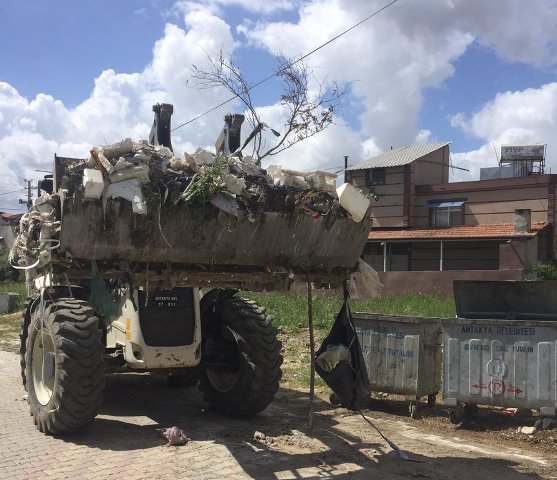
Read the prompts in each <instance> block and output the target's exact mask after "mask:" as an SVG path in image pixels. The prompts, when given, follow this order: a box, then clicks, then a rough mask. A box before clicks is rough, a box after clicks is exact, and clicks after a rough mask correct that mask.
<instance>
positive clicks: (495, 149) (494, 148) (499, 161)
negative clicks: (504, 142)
mask: <svg viewBox="0 0 557 480" xmlns="http://www.w3.org/2000/svg"><path fill="white" fill-rule="evenodd" d="M493 151H494V152H495V158H496V159H497V163H498V164H499V165H501V160H500V159H499V155H497V148H496V147H495V145H493Z"/></svg>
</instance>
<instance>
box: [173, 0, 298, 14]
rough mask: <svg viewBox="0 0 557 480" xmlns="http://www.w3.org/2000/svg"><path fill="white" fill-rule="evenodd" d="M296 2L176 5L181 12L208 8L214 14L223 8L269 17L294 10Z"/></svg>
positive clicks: (214, 0) (216, 0) (220, 0)
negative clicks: (200, 7)
mask: <svg viewBox="0 0 557 480" xmlns="http://www.w3.org/2000/svg"><path fill="white" fill-rule="evenodd" d="M296 3H299V2H296V1H290V0H273V1H261V0H260V1H254V0H201V1H197V2H195V1H191V0H183V1H179V2H177V3H176V4H175V9H177V10H179V11H190V10H192V9H196V8H199V6H200V5H202V6H203V8H208V9H210V10H211V11H212V12H215V13H217V12H220V9H221V7H236V8H241V9H243V10H246V11H248V12H252V13H260V14H264V15H269V14H273V13H277V12H283V11H287V10H292V9H293V8H294V7H295V6H296Z"/></svg>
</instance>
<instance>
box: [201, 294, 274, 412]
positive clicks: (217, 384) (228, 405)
mask: <svg viewBox="0 0 557 480" xmlns="http://www.w3.org/2000/svg"><path fill="white" fill-rule="evenodd" d="M210 315H215V316H216V318H213V320H216V321H215V328H213V331H212V332H210V334H209V337H208V338H206V339H205V342H206V344H205V347H206V348H205V352H204V353H208V359H207V362H206V363H205V365H206V366H205V368H202V369H201V370H200V375H199V388H200V390H201V391H202V392H203V394H204V398H205V400H207V401H208V402H209V405H210V406H211V408H212V409H213V410H215V411H217V412H219V413H222V414H225V415H229V416H236V417H239V416H247V415H254V414H256V413H258V412H260V411H262V410H264V409H265V408H267V406H268V405H269V403H271V401H272V400H273V398H274V396H275V393H276V392H277V390H278V388H279V380H280V378H281V375H282V372H281V369H280V366H281V364H282V355H281V354H280V350H281V346H282V345H281V342H280V341H279V340H278V339H277V329H276V328H275V327H273V325H272V323H271V320H272V319H271V317H270V316H269V315H267V314H266V313H265V309H263V308H260V307H258V306H257V305H256V304H255V303H254V302H250V301H248V300H244V299H241V298H237V297H229V298H226V299H224V300H222V301H220V302H219V303H218V304H217V305H216V306H215V309H214V311H213V312H211V313H210ZM202 363H203V360H202Z"/></svg>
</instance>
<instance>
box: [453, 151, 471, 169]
mask: <svg viewBox="0 0 557 480" xmlns="http://www.w3.org/2000/svg"><path fill="white" fill-rule="evenodd" d="M449 168H451V173H454V171H453V169H455V168H456V169H457V170H464V171H465V172H469V171H470V169H468V168H463V167H457V166H456V165H453V163H452V156H451V154H450V153H449Z"/></svg>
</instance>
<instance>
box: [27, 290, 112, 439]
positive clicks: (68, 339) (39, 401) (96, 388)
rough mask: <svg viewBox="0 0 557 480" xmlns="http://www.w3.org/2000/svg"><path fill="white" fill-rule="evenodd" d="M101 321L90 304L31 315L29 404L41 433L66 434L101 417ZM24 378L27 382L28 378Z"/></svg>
mask: <svg viewBox="0 0 557 480" xmlns="http://www.w3.org/2000/svg"><path fill="white" fill-rule="evenodd" d="M103 352H104V347H103V344H102V334H101V331H100V330H99V320H98V318H97V317H96V316H95V313H94V311H93V309H92V308H91V307H90V306H89V305H88V304H87V302H84V301H81V300H75V299H72V298H62V299H57V300H56V301H54V302H51V303H48V304H47V305H46V307H45V309H44V316H43V318H41V309H40V308H38V307H37V308H35V309H34V311H33V313H32V314H31V321H30V324H29V328H28V335H27V342H26V351H25V377H26V379H27V393H28V396H27V401H28V402H29V406H30V409H31V414H32V415H33V420H34V422H35V425H36V426H37V428H38V429H39V430H40V431H41V432H44V433H65V432H71V431H75V430H78V429H80V428H81V427H83V426H85V425H86V424H88V423H89V422H91V420H93V418H95V416H96V415H97V413H98V410H99V407H100V405H101V402H102V391H103V388H104V364H103ZM25 377H24V378H25Z"/></svg>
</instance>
